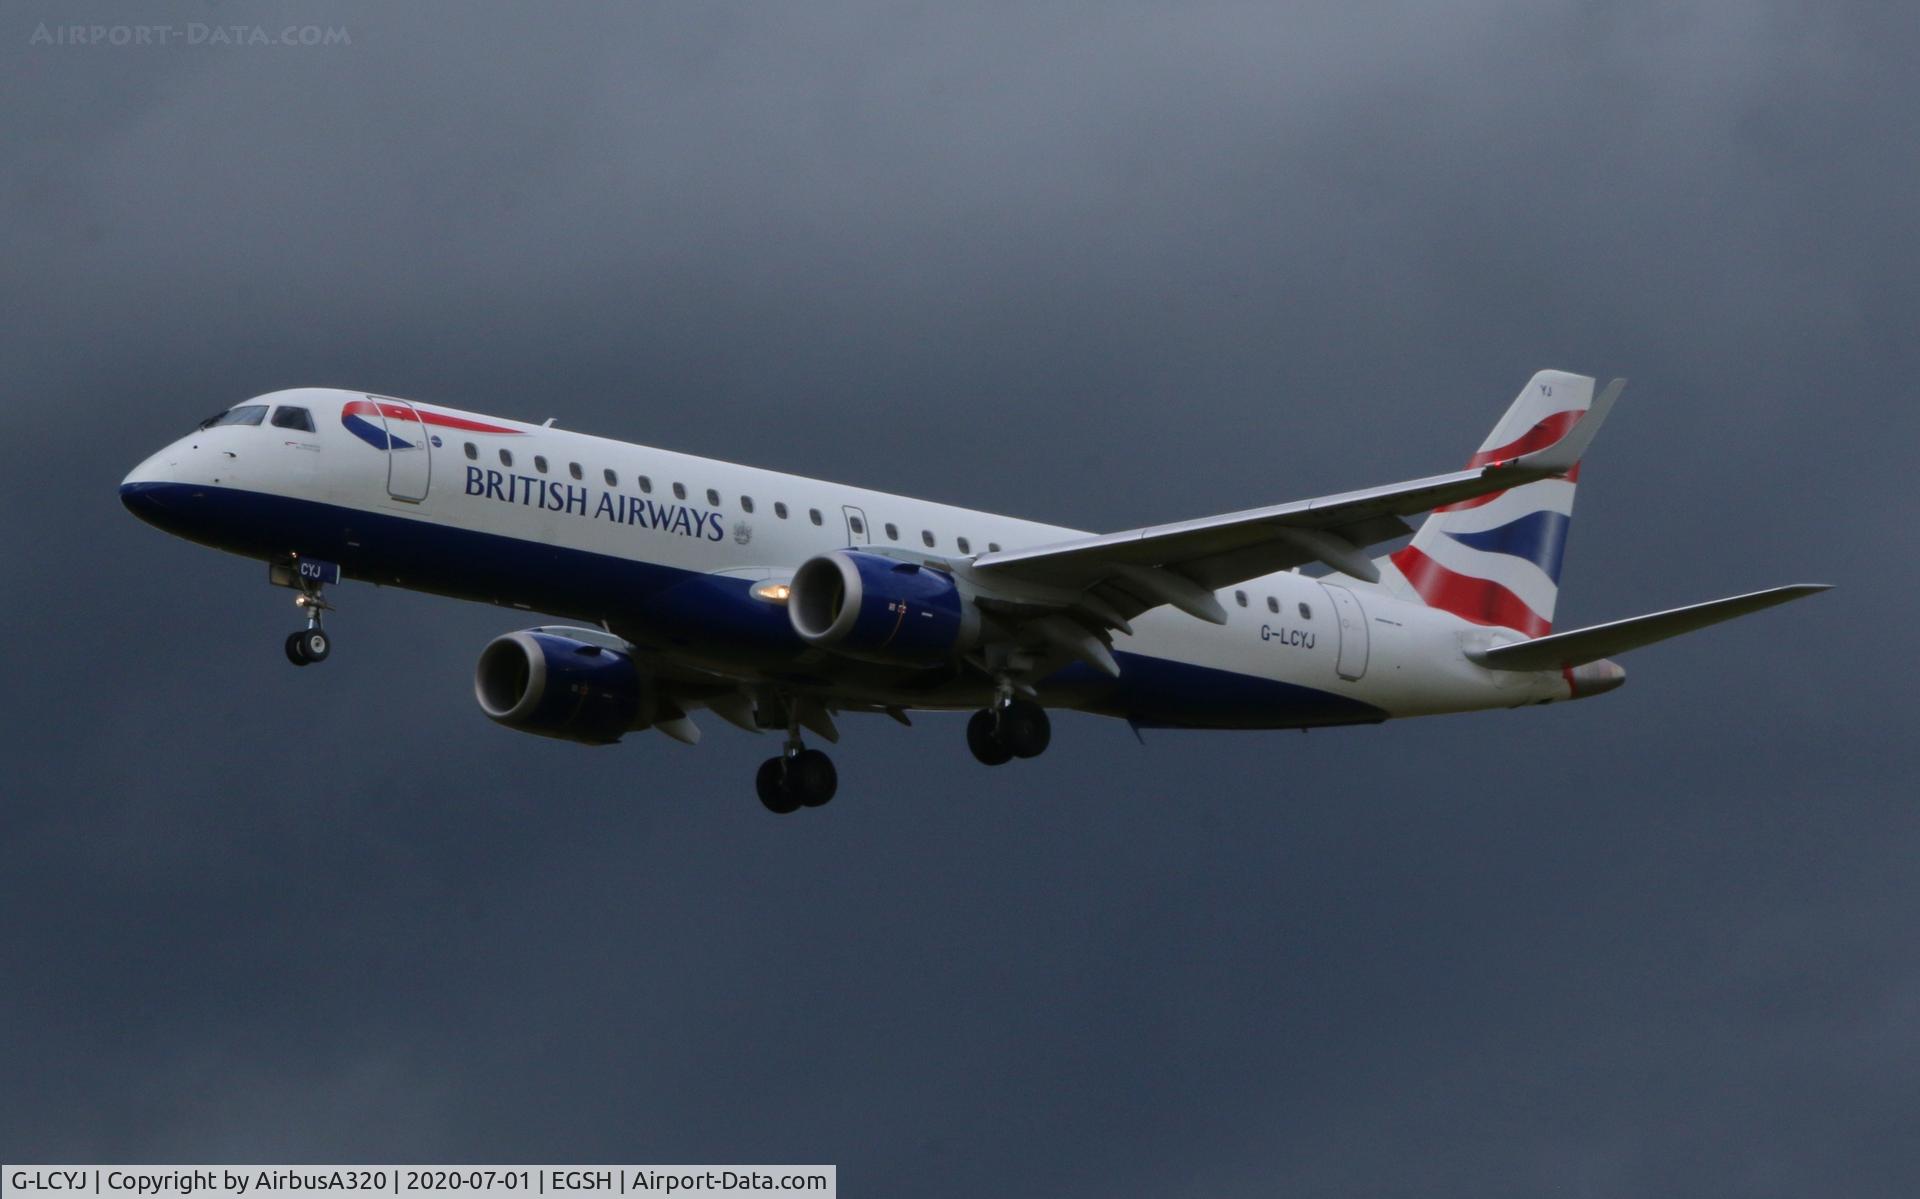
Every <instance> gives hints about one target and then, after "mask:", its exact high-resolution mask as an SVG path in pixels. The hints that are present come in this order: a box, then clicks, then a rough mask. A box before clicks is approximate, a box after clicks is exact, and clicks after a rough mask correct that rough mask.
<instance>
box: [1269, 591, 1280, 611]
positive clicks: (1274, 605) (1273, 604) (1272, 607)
mask: <svg viewBox="0 0 1920 1199" xmlns="http://www.w3.org/2000/svg"><path fill="white" fill-rule="evenodd" d="M1267 611H1269V612H1271V613H1273V614H1274V615H1275V616H1278V615H1279V614H1280V601H1279V600H1277V599H1275V598H1273V597H1272V596H1268V597H1267Z"/></svg>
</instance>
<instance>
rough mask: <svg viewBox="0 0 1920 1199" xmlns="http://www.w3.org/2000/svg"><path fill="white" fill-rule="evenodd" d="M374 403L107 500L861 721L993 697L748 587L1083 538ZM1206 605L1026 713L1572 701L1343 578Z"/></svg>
mask: <svg viewBox="0 0 1920 1199" xmlns="http://www.w3.org/2000/svg"><path fill="white" fill-rule="evenodd" d="M370 400H371V403H373V404H377V403H382V402H387V401H383V400H382V399H381V398H380V397H371V398H370V397H368V396H366V395H363V394H361V393H355V392H345V391H335V390H330V389H299V390H294V391H286V392H277V393H274V394H271V395H268V396H263V397H260V399H258V400H256V401H251V403H257V404H260V405H263V406H267V407H269V408H270V409H277V408H279V407H298V408H303V409H305V410H306V411H307V412H309V413H310V414H311V418H312V425H313V428H312V429H311V430H308V429H303V428H297V427H291V428H290V427H277V426H275V425H273V424H271V423H268V422H266V421H262V422H261V423H259V424H238V425H224V426H216V427H211V428H203V429H201V430H199V431H197V432H195V433H193V434H191V435H189V436H187V437H184V438H181V439H180V440H179V441H176V442H174V443H173V444H172V445H170V446H168V447H167V448H165V449H164V450H162V451H161V452H159V453H158V454H155V455H154V456H153V457H151V458H150V459H148V460H147V461H146V462H144V463H142V464H141V465H140V466H139V467H138V468H136V469H135V470H134V471H133V473H132V474H130V475H129V476H128V477H127V480H126V482H125V483H124V484H123V487H122V493H123V496H124V497H125V498H126V502H127V504H128V506H129V507H130V508H133V509H134V511H136V512H137V513H139V514H140V515H141V516H142V517H143V518H144V519H147V520H149V521H151V522H152V523H155V524H157V525H160V526H161V527H163V528H166V529H168V530H169V531H172V532H176V533H179V534H180V535H182V536H186V537H189V538H192V539H194V540H197V541H201V542H204V543H206V544H209V545H214V546H217V547H219V548H222V549H228V550H232V551H234V552H237V553H242V554H246V555H249V556H253V557H258V558H262V559H267V560H286V559H288V558H290V557H294V556H300V557H310V558H320V559H325V560H327V561H332V562H338V563H340V564H341V566H342V568H343V570H344V571H345V572H346V573H347V574H348V575H350V576H353V577H359V578H365V579H370V580H372V581H375V582H380V583H386V584H392V585H398V586H403V587H413V588H417V589H420V590H426V591H432V592H437V593H441V594H448V595H456V596H461V597H463V598H469V599H475V600H481V601H486V602H493V603H498V604H502V605H508V606H512V607H517V608H523V609H529V610H537V611H547V612H553V613H555V614H557V615H561V616H565V617H570V618H574V619H580V620H585V621H589V622H592V623H594V624H596V625H601V626H603V627H605V628H608V629H611V630H613V631H614V632H616V633H618V634H619V635H620V636H622V637H624V638H627V639H628V640H630V641H632V642H633V643H635V645H636V646H638V647H639V648H640V650H641V651H642V652H644V653H645V654H647V655H648V656H649V658H650V660H652V661H653V662H655V663H656V664H659V665H662V666H668V667H671V668H672V669H674V670H680V671H688V672H693V673H696V674H700V675H705V676H710V677H711V678H713V679H732V680H738V681H740V682H741V684H742V685H744V686H753V685H760V684H765V683H768V682H770V681H771V682H779V683H780V684H781V685H783V686H788V687H793V688H797V689H800V690H806V691H811V692H814V693H817V694H819V695H821V696H822V697H824V698H826V699H827V700H828V701H829V702H830V703H831V702H838V703H840V704H845V705H853V706H900V707H929V708H963V707H977V706H979V705H980V704H981V703H982V702H984V701H983V697H985V696H986V695H987V694H988V692H987V691H984V690H983V684H982V683H981V681H980V680H978V679H968V678H966V677H962V676H959V675H956V676H954V677H951V678H946V679H940V678H929V677H927V675H926V672H924V671H918V672H911V673H909V672H901V671H892V672H889V671H886V670H883V669H878V668H875V667H873V666H871V665H870V664H861V663H851V662H848V663H841V662H836V661H834V660H833V656H832V655H831V654H829V653H826V652H825V651H822V650H821V649H819V648H817V647H815V646H812V645H808V644H806V643H804V642H802V641H801V640H799V639H798V638H797V637H795V636H792V635H791V630H790V629H787V627H786V624H787V621H786V614H785V610H784V607H783V606H782V605H780V604H779V603H777V602H774V601H772V600H768V599H761V598H755V597H754V596H753V594H752V592H751V588H752V587H753V586H754V585H755V584H756V583H765V582H769V581H776V582H777V581H780V580H784V579H788V578H791V576H792V574H793V572H794V571H795V569H796V568H797V567H798V566H799V565H800V564H801V563H802V562H804V561H805V560H807V559H808V558H810V557H812V556H814V555H816V554H821V553H825V552H828V551H832V550H837V549H843V548H846V547H849V546H852V547H855V548H861V547H871V548H872V549H874V550H875V551H881V552H890V553H900V554H905V555H908V556H912V555H923V556H926V557H928V558H939V559H947V560H953V561H956V562H961V563H964V562H965V561H967V560H968V559H970V558H971V557H972V556H974V555H978V554H982V553H986V552H988V551H989V550H990V549H1000V548H1005V549H1009V550H1011V549H1015V548H1021V547H1028V546H1034V545H1043V544H1050V543H1054V542H1061V541H1066V540H1069V539H1073V538H1077V537H1081V536H1084V534H1081V533H1079V532H1078V531H1076V530H1072V529H1065V528H1059V527H1056V526H1052V525H1044V524H1039V523H1035V522H1033V521H1026V520H1018V519H1014V518H1011V517H1006V516H997V515H993V514H991V513H986V512H979V511H974V510H971V509H966V508H958V507H953V506H949V505H945V504H937V503H931V502H928V501H926V500H919V499H913V498H910V497H906V496H898V495H891V494H887V493H883V492H878V491H871V490H867V489H865V488H860V487H852V486H847V485H844V484H839V483H829V482H824V481H821V480H818V479H810V478H804V477H801V476H797V475H789V474H781V473H778V472H775V471H768V470H759V469H756V468H753V467H748V466H740V465H736V464H733V463H728V462H721V461H717V460H714V459H710V458H699V457H694V456H691V455H686V454H678V453H674V452H672V451H669V450H660V449H653V448H650V447H647V446H640V445H633V444H629V443H625V442H620V441H614V440H610V439H607V438H601V437H592V436H588V435H586V434H581V433H575V432H572V431H570V430H564V429H556V428H550V427H544V426H539V425H528V424H523V423H520V422H516V421H512V420H504V419H500V418H495V417H488V416H482V415H480V414H477V413H467V412H460V411H457V410H454V409H449V408H443V407H438V406H427V405H416V406H414V408H415V409H416V410H417V411H418V412H419V413H420V414H422V420H423V422H425V423H422V424H414V423H411V422H407V421H399V420H396V421H394V422H393V423H391V424H390V425H388V427H389V428H391V429H392V430H393V433H392V434H391V437H392V441H391V442H389V443H387V444H382V443H381V442H382V439H381V438H380V437H378V436H377V434H375V433H370V432H369V430H370V429H377V428H378V427H379V426H380V424H381V414H380V412H378V411H373V410H370ZM392 403H397V402H392ZM356 405H357V406H358V407H359V408H360V409H362V410H363V411H362V414H361V417H358V418H356V417H355V416H354V415H353V409H354V407H355V406H356ZM356 419H357V420H359V421H360V424H359V425H358V426H356V424H355V423H354V422H355V420H356ZM356 428H358V429H359V431H358V432H356ZM403 434H405V436H403ZM422 435H423V436H422ZM402 441H404V442H406V445H405V448H402V447H401V445H400V444H398V443H400V442H402ZM416 441H417V442H419V443H420V444H418V445H415V444H413V443H414V442H416ZM503 455H504V457H503ZM643 480H644V482H643ZM1218 599H1219V601H1220V603H1221V604H1222V605H1223V606H1224V608H1225V610H1226V613H1227V617H1228V619H1227V622H1226V624H1225V625H1213V624H1209V623H1206V622H1204V621H1201V620H1197V619H1195V618H1194V617H1192V616H1189V615H1186V614H1184V613H1182V612H1180V611H1177V610H1175V609H1173V608H1170V607H1160V608H1156V609H1153V610H1151V611H1149V612H1147V613H1145V614H1143V615H1141V616H1140V617H1138V618H1137V619H1136V620H1134V621H1133V622H1132V625H1133V632H1132V634H1131V635H1127V634H1115V635H1114V637H1113V645H1112V648H1113V651H1114V653H1115V655H1116V656H1117V658H1118V659H1119V661H1120V663H1121V665H1122V675H1121V677H1120V678H1119V679H1117V680H1113V679H1107V678H1104V677H1102V676H1099V675H1098V674H1097V672H1094V671H1091V670H1087V669H1085V668H1084V667H1074V668H1070V669H1066V670H1062V671H1060V672H1058V673H1057V674H1055V675H1053V676H1050V677H1049V678H1048V679H1047V680H1045V681H1043V682H1042V683H1041V685H1040V691H1041V698H1042V699H1043V701H1044V702H1046V703H1047V704H1048V705H1050V706H1062V707H1081V708H1086V709H1088V710H1091V711H1097V712H1103V713H1106V714H1110V715H1117V716H1124V717H1127V718H1129V719H1132V720H1135V721H1136V722H1137V723H1140V724H1148V725H1181V726H1191V727H1239V728H1256V727H1269V728H1271V727H1305V726H1309V725H1319V724H1344V723H1359V722H1368V721H1376V720H1382V719H1386V718H1388V717H1393V716H1412V715H1422V714H1429V713H1437V712H1449V711H1462V710H1468V709H1477V708H1490V707H1511V706H1518V705H1522V704H1529V703H1542V702H1549V701H1554V700H1563V699H1567V698H1571V697H1572V694H1573V692H1572V687H1571V684H1570V682H1569V681H1568V679H1566V678H1565V677H1563V676H1562V675H1561V674H1560V673H1558V672H1551V671H1543V672H1514V671H1495V670H1487V669H1483V668H1481V667H1479V666H1477V665H1475V664H1474V663H1473V662H1472V661H1471V660H1470V659H1469V658H1468V656H1467V651H1469V650H1473V649H1484V648H1486V647H1488V646H1490V645H1494V644H1499V643H1502V642H1506V641H1517V640H1521V639H1522V637H1521V635H1520V634H1518V633H1512V632H1509V631H1507V630H1499V629H1492V628H1487V627H1484V626H1480V625H1476V624H1472V623H1469V622H1467V621H1465V620H1462V619H1460V618H1459V617H1456V616H1453V615H1450V614H1448V613H1446V612H1442V611H1439V610H1437V609H1434V608H1430V607H1427V606H1426V605H1425V604H1423V603H1419V602H1410V601H1409V600H1407V599H1405V598H1402V597H1399V596H1397V595H1394V594H1391V593H1390V592H1389V591H1387V590H1386V589H1385V588H1383V587H1378V586H1370V585H1368V584H1365V583H1361V582H1358V581H1357V580H1354V579H1350V578H1347V577H1345V576H1340V575H1330V576H1327V577H1325V578H1314V577H1312V576H1308V575H1305V574H1301V573H1298V572H1295V571H1287V572H1282V573H1278V574H1273V575H1268V576H1265V577H1262V578H1258V579H1253V580H1250V581H1248V582H1246V583H1244V584H1242V585H1240V586H1238V587H1234V588H1230V589H1227V590H1225V591H1222V592H1220V593H1219V595H1218ZM1343 618H1344V619H1343Z"/></svg>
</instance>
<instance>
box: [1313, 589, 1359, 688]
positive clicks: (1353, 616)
mask: <svg viewBox="0 0 1920 1199" xmlns="http://www.w3.org/2000/svg"><path fill="white" fill-rule="evenodd" d="M1320 586H1321V587H1322V588H1324V589H1325V590H1326V593H1327V598H1328V599H1330V600H1332V601H1333V615H1334V620H1335V623H1337V624H1338V625H1339V626H1340V657H1339V660H1338V661H1337V662H1336V663H1335V664H1334V670H1335V671H1336V672H1338V673H1339V675H1340V677H1341V678H1343V679H1346V680H1348V681H1349V682H1351V681H1353V680H1355V679H1358V678H1360V677H1361V676H1362V675H1364V674H1366V673H1367V651H1368V648H1369V637H1368V634H1367V613H1366V611H1365V609H1363V608H1361V607H1360V597H1359V596H1357V595H1355V594H1354V593H1353V592H1351V591H1348V590H1347V589H1346V588H1345V587H1342V586H1340V585H1339V584H1338V583H1327V582H1322V583H1321V584H1320Z"/></svg>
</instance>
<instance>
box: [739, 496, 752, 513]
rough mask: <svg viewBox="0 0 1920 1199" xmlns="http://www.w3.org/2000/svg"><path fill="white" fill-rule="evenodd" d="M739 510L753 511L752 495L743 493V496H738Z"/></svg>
mask: <svg viewBox="0 0 1920 1199" xmlns="http://www.w3.org/2000/svg"><path fill="white" fill-rule="evenodd" d="M740 511H742V512H752V511H753V497H752V496H750V495H743V496H741V497H740Z"/></svg>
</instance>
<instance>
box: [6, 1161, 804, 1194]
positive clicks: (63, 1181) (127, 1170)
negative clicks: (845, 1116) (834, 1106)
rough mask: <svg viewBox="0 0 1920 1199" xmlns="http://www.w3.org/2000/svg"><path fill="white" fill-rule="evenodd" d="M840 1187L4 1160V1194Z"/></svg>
mask: <svg viewBox="0 0 1920 1199" xmlns="http://www.w3.org/2000/svg"><path fill="white" fill-rule="evenodd" d="M592 1192H598V1194H599V1195H600V1196H602V1197H603V1199H604V1197H605V1196H611V1195H637V1196H643V1197H644V1196H660V1195H809V1196H826V1197H827V1199H833V1197H834V1196H837V1195H838V1194H839V1177H838V1171H837V1170H836V1169H835V1167H833V1166H746V1165H732V1166H723V1165H706V1166H92V1165H87V1166H0V1199H81V1197H86V1199H192V1197H193V1196H204V1197H205V1199H237V1197H239V1196H253V1197H254V1199H292V1197H294V1196H300V1197H303V1199H304V1197H305V1196H308V1195H314V1194H320V1193H324V1194H327V1195H330V1196H337V1197H339V1199H349V1197H353V1199H375V1197H377V1196H380V1195H442V1196H445V1195H458V1196H461V1197H462V1199H526V1197H527V1196H529V1195H566V1196H574V1195H582V1194H587V1193H592Z"/></svg>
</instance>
